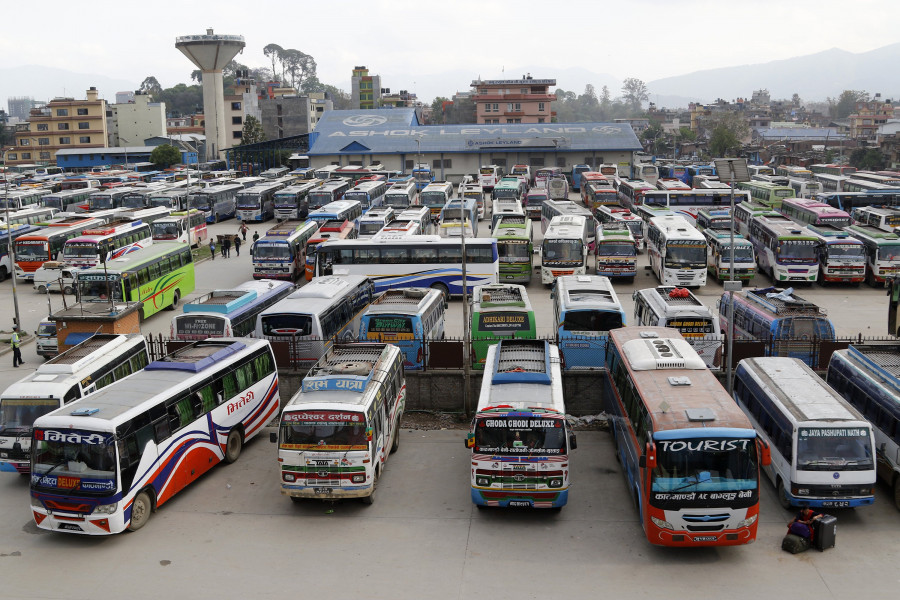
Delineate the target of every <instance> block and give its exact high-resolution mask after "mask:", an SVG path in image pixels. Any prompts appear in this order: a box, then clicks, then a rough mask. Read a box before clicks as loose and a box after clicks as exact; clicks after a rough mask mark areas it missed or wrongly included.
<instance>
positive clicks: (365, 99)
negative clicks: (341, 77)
mask: <svg viewBox="0 0 900 600" xmlns="http://www.w3.org/2000/svg"><path fill="white" fill-rule="evenodd" d="M350 88H351V89H350V101H351V102H352V104H351V106H352V107H353V108H354V109H362V110H366V109H373V108H378V106H380V104H379V102H378V101H379V100H380V99H381V76H380V75H369V69H368V68H367V67H365V66H362V67H353V76H352V77H350Z"/></svg>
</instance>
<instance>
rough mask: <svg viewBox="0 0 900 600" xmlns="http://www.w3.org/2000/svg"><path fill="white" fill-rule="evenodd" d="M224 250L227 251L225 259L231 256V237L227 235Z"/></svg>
mask: <svg viewBox="0 0 900 600" xmlns="http://www.w3.org/2000/svg"><path fill="white" fill-rule="evenodd" d="M222 249H223V250H224V251H225V258H228V257H230V256H231V236H230V235H226V236H225V238H224V239H223V240H222Z"/></svg>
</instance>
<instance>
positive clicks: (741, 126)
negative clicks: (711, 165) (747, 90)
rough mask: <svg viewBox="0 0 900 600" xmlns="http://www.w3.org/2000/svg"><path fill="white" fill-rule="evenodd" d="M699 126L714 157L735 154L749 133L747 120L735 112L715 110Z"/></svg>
mask: <svg viewBox="0 0 900 600" xmlns="http://www.w3.org/2000/svg"><path fill="white" fill-rule="evenodd" d="M700 127H701V134H703V135H705V136H706V137H707V139H708V140H709V151H710V152H711V153H712V155H713V156H716V157H724V156H736V155H737V153H738V151H740V149H741V146H742V141H743V140H744V139H745V138H746V137H747V136H748V135H750V127H749V126H748V125H747V122H746V121H745V120H744V118H743V117H742V116H741V115H739V114H738V113H736V112H725V111H722V112H715V113H713V114H712V116H710V117H708V118H706V119H704V120H703V121H702V122H701V125H700ZM680 135H681V133H680V132H679V137H680Z"/></svg>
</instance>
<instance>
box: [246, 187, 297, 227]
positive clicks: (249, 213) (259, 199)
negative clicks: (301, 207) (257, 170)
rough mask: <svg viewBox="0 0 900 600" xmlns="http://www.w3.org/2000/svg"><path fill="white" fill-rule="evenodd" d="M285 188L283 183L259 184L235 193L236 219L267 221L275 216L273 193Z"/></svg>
mask: <svg viewBox="0 0 900 600" xmlns="http://www.w3.org/2000/svg"><path fill="white" fill-rule="evenodd" d="M284 187H285V185H284V183H283V182H280V181H272V182H270V183H260V184H257V185H254V186H253V187H250V188H247V189H245V190H242V191H239V192H238V193H237V212H236V216H237V218H238V219H240V220H241V221H243V222H244V223H246V222H247V221H257V222H262V221H268V220H269V219H271V218H273V217H274V216H275V192H277V191H279V190H281V189H283V188H284Z"/></svg>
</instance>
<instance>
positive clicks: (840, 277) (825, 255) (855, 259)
mask: <svg viewBox="0 0 900 600" xmlns="http://www.w3.org/2000/svg"><path fill="white" fill-rule="evenodd" d="M807 229H808V230H809V232H810V233H812V234H813V235H814V236H816V238H818V240H819V242H820V244H821V245H820V246H819V283H852V284H855V285H859V284H860V283H861V282H862V281H863V280H865V278H866V246H865V244H863V243H862V242H861V241H860V240H858V239H856V238H855V237H853V236H852V235H850V233H848V232H847V231H845V230H844V229H841V228H839V227H835V226H834V225H810V226H809V227H808V228H807Z"/></svg>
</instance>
